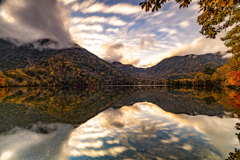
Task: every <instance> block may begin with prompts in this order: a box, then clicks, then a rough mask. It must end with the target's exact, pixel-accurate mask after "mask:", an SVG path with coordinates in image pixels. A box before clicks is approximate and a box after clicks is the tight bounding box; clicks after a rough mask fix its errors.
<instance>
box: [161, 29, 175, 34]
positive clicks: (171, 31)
mask: <svg viewBox="0 0 240 160" xmlns="http://www.w3.org/2000/svg"><path fill="white" fill-rule="evenodd" d="M158 31H159V32H167V33H168V34H169V35H173V34H176V33H177V30H176V29H171V28H162V29H159V30H158Z"/></svg>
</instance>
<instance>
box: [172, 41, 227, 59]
mask: <svg viewBox="0 0 240 160" xmlns="http://www.w3.org/2000/svg"><path fill="white" fill-rule="evenodd" d="M178 46H179V48H177V49H175V50H174V51H172V52H171V53H170V54H169V56H176V55H179V56H183V55H187V54H206V53H216V52H218V51H226V50H227V47H226V46H225V45H224V43H223V41H221V40H220V38H219V37H218V36H217V38H216V39H210V38H206V37H200V38H197V39H196V40H194V41H193V42H192V43H190V44H187V45H183V44H181V43H178Z"/></svg>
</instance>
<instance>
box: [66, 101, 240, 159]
mask: <svg viewBox="0 0 240 160" xmlns="http://www.w3.org/2000/svg"><path fill="white" fill-rule="evenodd" d="M237 122H238V119H221V118H219V117H208V116H203V115H201V116H190V115H185V114H174V113H170V112H166V111H164V110H162V109H161V108H159V107H158V106H157V105H155V104H152V103H148V102H143V103H136V104H134V105H133V106H124V107H122V108H120V109H112V108H110V109H108V110H106V111H104V112H102V113H100V114H99V115H97V116H96V117H94V118H92V119H91V120H89V121H87V122H86V123H85V124H83V125H81V126H79V127H78V128H76V129H75V130H74V131H73V132H72V133H71V136H70V139H69V141H68V145H66V146H65V148H64V151H65V152H66V153H68V155H69V156H70V157H72V158H73V157H75V158H77V159H89V157H91V158H93V159H94V158H96V159H114V158H116V159H124V158H125V159H126V158H130V159H142V158H146V159H160V158H161V159H178V158H180V159H223V158H226V157H227V155H228V153H229V152H230V151H232V150H233V149H234V148H235V147H236V146H235V144H238V140H237V139H236V136H235V135H234V134H233V133H234V126H235V123H237ZM73 159H74V158H73Z"/></svg>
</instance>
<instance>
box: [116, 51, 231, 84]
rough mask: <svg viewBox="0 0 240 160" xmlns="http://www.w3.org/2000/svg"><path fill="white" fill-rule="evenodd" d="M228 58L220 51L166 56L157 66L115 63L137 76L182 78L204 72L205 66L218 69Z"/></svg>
mask: <svg viewBox="0 0 240 160" xmlns="http://www.w3.org/2000/svg"><path fill="white" fill-rule="evenodd" d="M226 61H227V58H223V55H222V54H220V53H219V52H218V53H215V54H211V53H208V54H205V55H193V54H191V55H186V56H174V57H171V58H165V59H164V60H162V61H161V62H159V63H158V64H156V65H155V66H152V67H150V68H146V69H144V68H136V67H134V66H129V65H123V64H122V65H119V64H117V63H116V62H114V63H113V64H114V65H115V66H116V67H119V68H120V69H122V70H123V71H125V72H127V73H131V72H134V73H135V74H137V76H136V75H135V74H133V75H134V76H136V77H144V78H158V79H181V78H194V76H195V75H196V74H197V73H199V72H202V71H203V70H204V68H205V67H210V68H213V69H217V68H219V67H221V66H222V65H223V64H224V63H225V62H226Z"/></svg>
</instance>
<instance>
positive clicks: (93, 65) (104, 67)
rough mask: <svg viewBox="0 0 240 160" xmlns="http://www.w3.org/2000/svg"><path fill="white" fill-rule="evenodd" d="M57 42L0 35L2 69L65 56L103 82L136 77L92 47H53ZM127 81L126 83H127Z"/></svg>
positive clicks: (16, 67)
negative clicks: (17, 40)
mask: <svg viewBox="0 0 240 160" xmlns="http://www.w3.org/2000/svg"><path fill="white" fill-rule="evenodd" d="M51 45H57V42H54V41H51V40H48V39H43V40H38V41H35V42H32V43H29V44H24V45H21V46H16V45H14V44H12V43H11V42H9V41H6V40H3V39H0V46H1V47H2V48H1V49H0V70H3V71H7V70H15V69H19V68H23V69H25V68H31V67H35V68H37V66H35V65H37V64H39V63H40V62H42V61H44V60H48V59H50V58H53V57H56V56H61V57H62V58H64V59H66V60H67V61H70V62H71V63H73V64H76V66H77V67H78V68H79V69H81V70H82V71H84V72H86V73H88V74H89V75H90V76H92V77H94V78H95V79H97V80H99V81H100V82H103V84H114V83H116V84H118V83H120V82H126V81H133V80H134V79H135V78H134V77H133V76H131V75H130V74H128V73H126V72H124V71H122V70H121V69H119V68H117V67H115V66H114V65H112V64H110V63H108V62H106V61H104V60H102V59H100V58H98V57H97V56H96V55H94V54H92V53H91V52H89V51H88V50H86V49H84V48H82V47H80V46H79V45H74V46H73V47H72V48H68V49H59V50H57V49H50V47H49V46H51ZM124 84H125V83H124Z"/></svg>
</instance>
